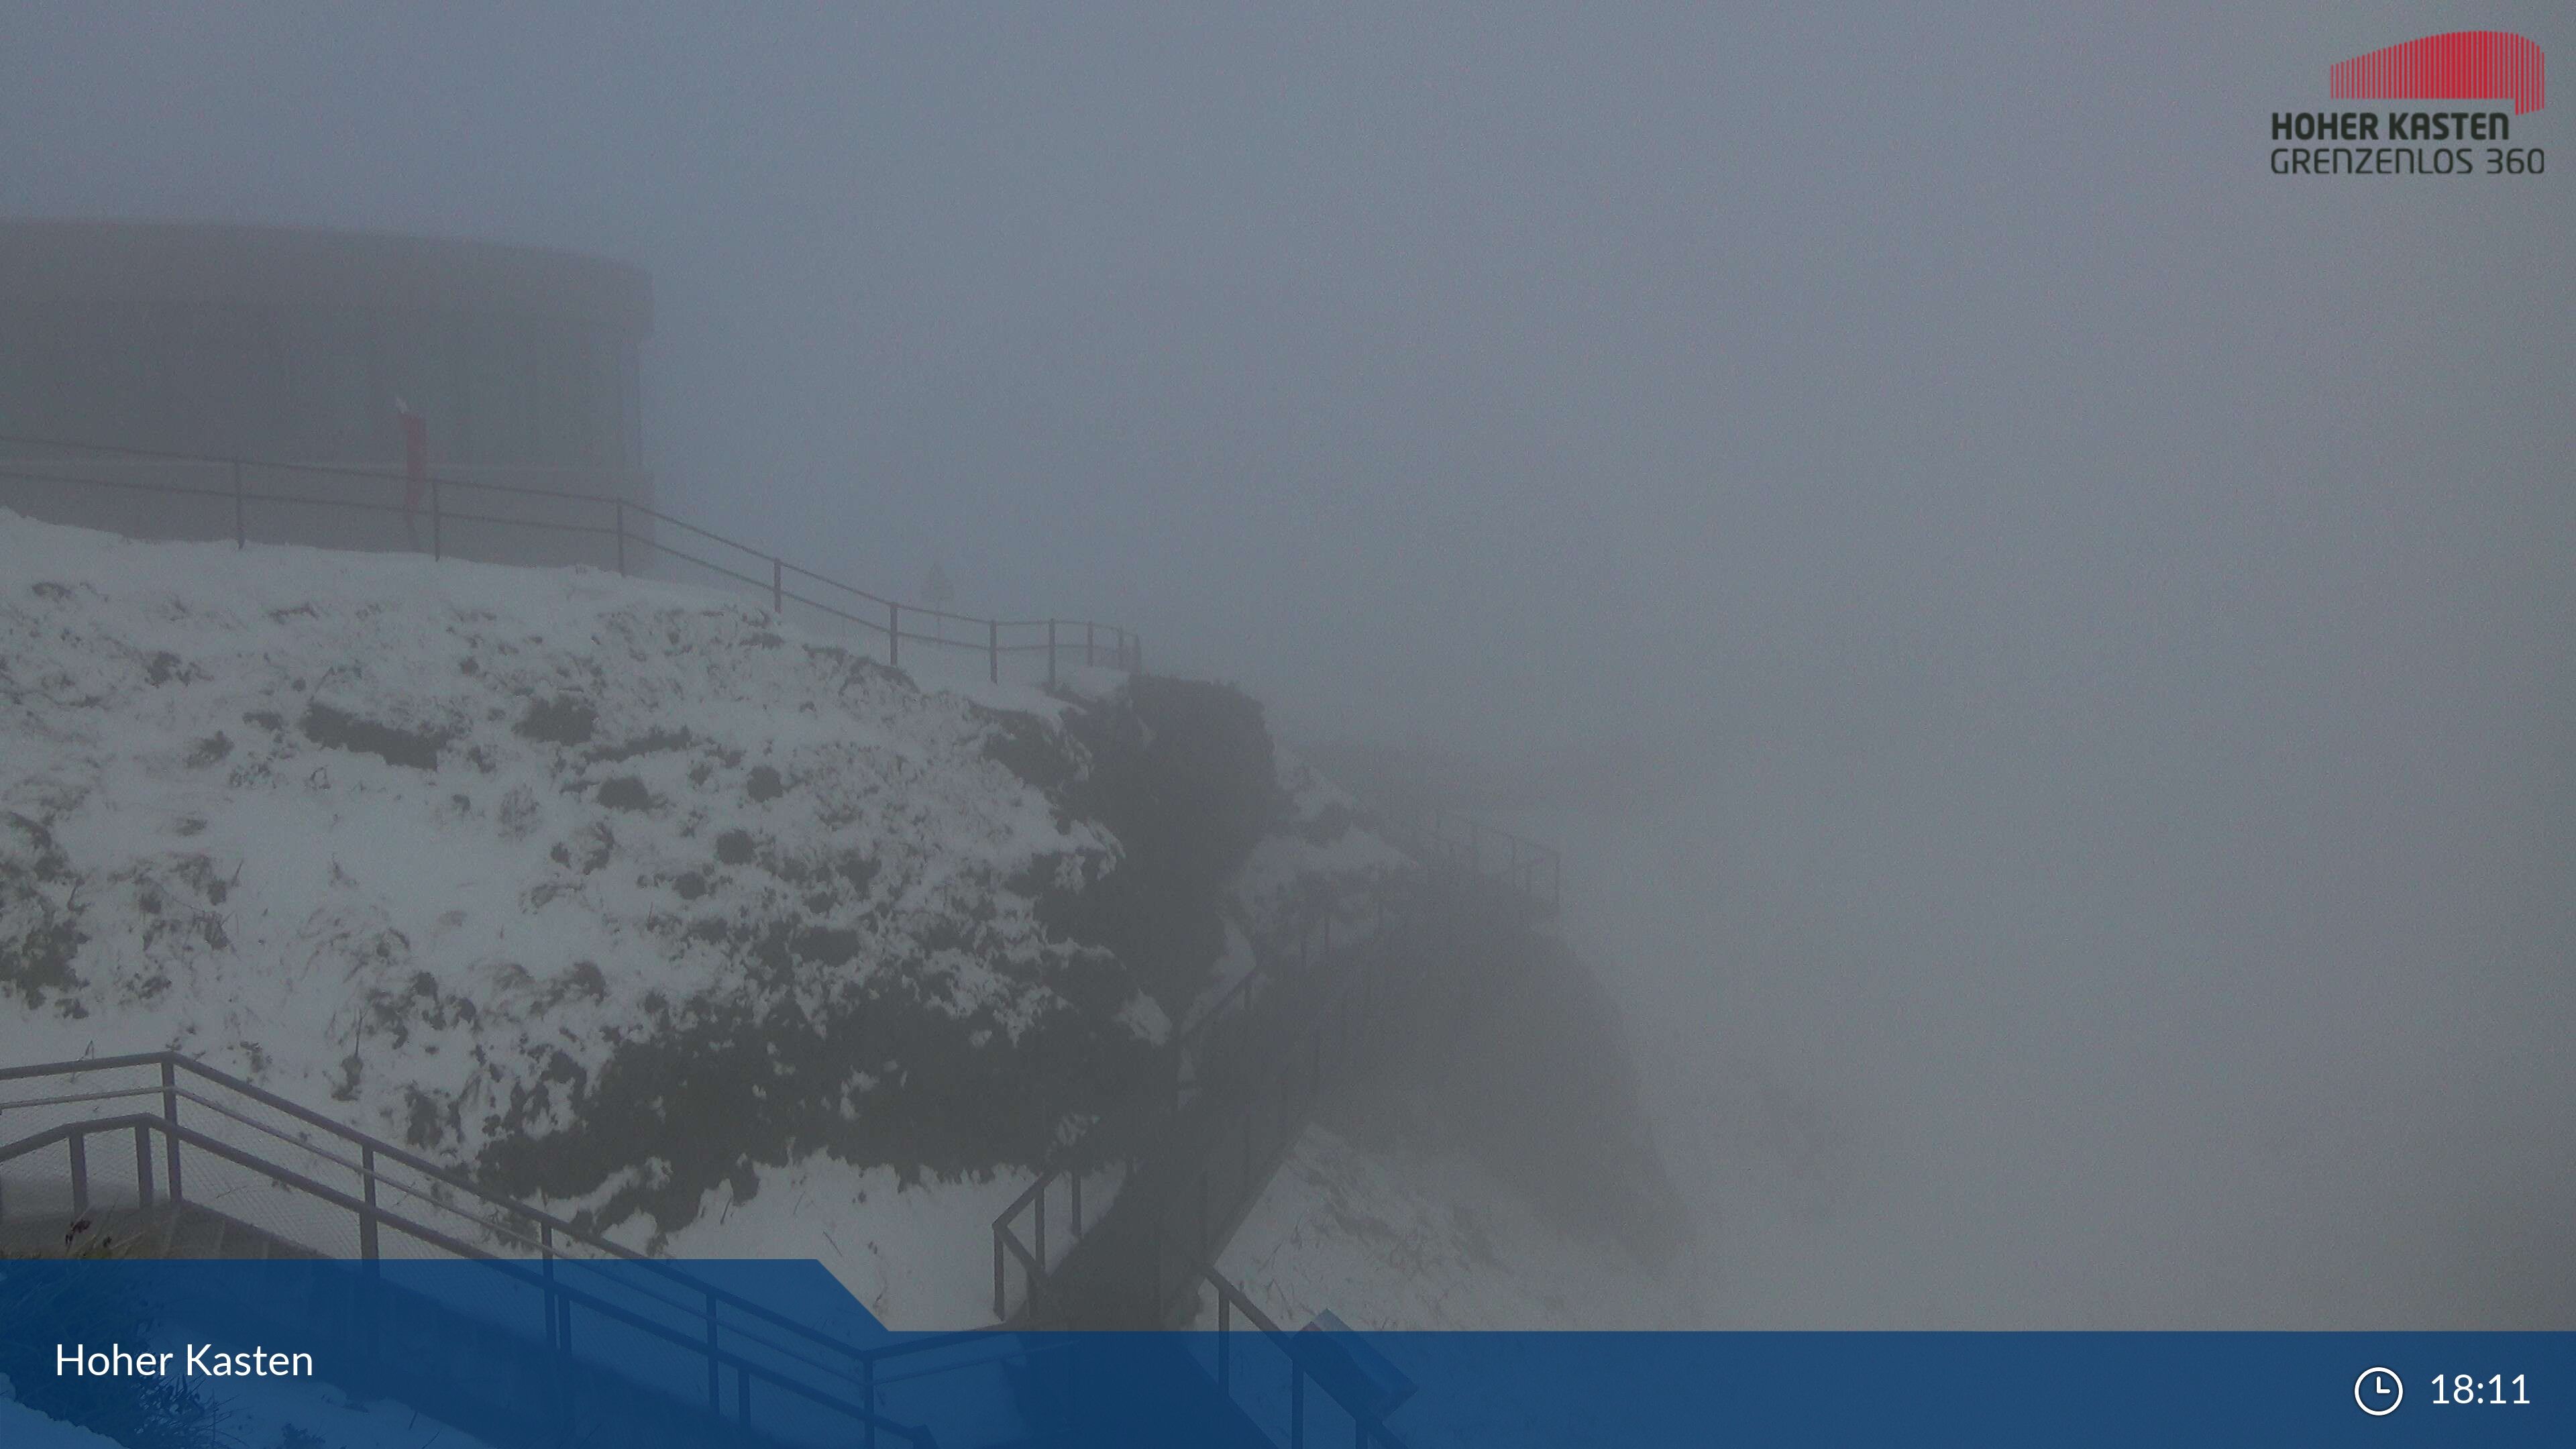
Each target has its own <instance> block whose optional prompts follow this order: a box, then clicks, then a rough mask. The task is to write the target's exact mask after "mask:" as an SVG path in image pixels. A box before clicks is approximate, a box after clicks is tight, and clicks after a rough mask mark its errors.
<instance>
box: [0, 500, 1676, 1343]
mask: <svg viewBox="0 0 2576 1449" xmlns="http://www.w3.org/2000/svg"><path fill="white" fill-rule="evenodd" d="M934 667H935V666H934ZM1066 685H1067V687H1066V688H1065V689H1064V690H1063V691H1062V692H1061V693H1060V694H1057V695H1049V694H1045V693H1041V692H1039V691H1036V690H1033V689H1021V688H1011V687H998V688H997V687H994V686H990V685H987V684H984V683H983V682H981V681H980V680H977V681H972V682H965V681H958V682H953V683H951V682H946V681H943V682H942V684H941V687H937V688H924V687H922V686H920V685H919V684H917V683H916V682H915V681H914V680H913V679H912V678H911V677H909V676H907V675H905V674H900V673H897V672H895V671H891V670H888V669H885V668H882V667H880V666H878V665H876V664H874V663H872V662H870V661H869V660H867V659H865V658H861V657H856V656H854V655H852V654H851V653H849V652H847V651H845V650H844V649H842V648H840V647H838V646H837V645H836V644H835V643H834V642H833V641H830V640H828V639H825V638H821V637H816V636H809V635H807V634H804V633H803V632H801V631H800V630H798V629H796V628H794V627H787V626H783V625H782V624H780V622H779V621H777V620H775V619H773V618H772V617H771V616H770V615H769V614H768V613H767V611H765V610H764V609H762V608H760V607H759V606H758V605H757V603H753V602H746V601H743V600H740V599H737V598H733V597H730V596H725V595H719V594H711V593H707V592H703V591H699V590H694V589H687V588H681V587H675V586H667V585H657V584H653V583H648V582H642V581H636V580H630V579H624V578H619V577H615V576H610V575H602V574H598V573H594V572H589V571H584V570H529V569H513V568H501V567H492V566H483V565H474V564H462V563H454V562H449V563H434V562H432V561H430V560H426V559H421V558H417V557H407V556H386V555H368V554H353V553H329V552H321V551H315V550H306V549H292V548H254V549H250V550H246V551H236V550H234V549H232V548H229V547H226V546H222V545H201V544H139V543H132V542H127V541H124V540H120V539H116V538H114V537H111V536H108V535H103V534H97V533H91V532H86V531H82V530H75V529H66V528H59V527H53V526H48V525H43V524H37V523H32V522H29V521H26V520H23V519H19V518H16V517H13V516H10V515H7V514H5V513H0V1062H20V1061H31V1060H42V1059H59V1058H65V1057H74V1056H80V1055H84V1054H88V1053H93V1052H94V1053H98V1054H111V1053H116V1052H122V1051H132V1050H146V1049H154V1048H161V1047H175V1048H178V1049H180V1050H183V1051H186V1052H189V1053H192V1054H195V1055H197V1056H200V1057H203V1058H205V1059H207V1060H208V1061H210V1062H212V1063H214V1064H215V1065H217V1066H219V1067H224V1068H227V1069H229V1070H232V1071H235V1072H238V1073H241V1074H243V1075H246V1076H248V1077H250V1078H252V1079H253V1080H255V1081H257V1082H259V1083H260V1084H261V1085H264V1086H266V1087H268V1088H270V1089H272V1090H275V1091H278V1092H281V1093H283V1094H285V1095H286V1096H288V1097H291V1098H293V1099H295V1100H297V1101H300V1102H303V1103H305V1104H307V1105H309V1106H312V1107H315V1108H317V1109H320V1110H323V1111H326V1112H328V1113H330V1114H332V1115H333V1116H335V1117H338V1118H340V1119H342V1120H345V1121H348V1122H350V1123H351V1124H353V1125H355V1126H358V1127H361V1128H363V1129H367V1130H371V1131H374V1132H378V1133H380V1134H383V1135H386V1136H389V1137H391V1138H393V1139H395V1140H397V1141H402V1142H406V1143H409V1144H412V1145H414V1146H416V1147H418V1148H420V1149H421V1150H424V1151H427V1152H430V1153H432V1154H433V1155H436V1156H439V1157H441V1158H444V1159H446V1160H449V1161H452V1162H456V1163H458V1164H460V1165H462V1166H465V1167H466V1168H468V1169H469V1170H471V1171H474V1172H476V1173H477V1174H478V1175H480V1176H481V1177H483V1178H484V1179H485V1180H486V1181H489V1182H491V1183H492V1184H493V1185H494V1186H495V1187H497V1188H499V1189H501V1190H504V1191H507V1192H509V1193H512V1194H514V1195H519V1196H524V1197H528V1198H532V1199H535V1200H537V1201H540V1202H543V1203H545V1204H547V1205H549V1206H552V1207H555V1208H557V1209H559V1210H562V1211H565V1212H568V1213H571V1214H573V1215H575V1216H576V1218H577V1219H581V1220H586V1221H587V1222H589V1223H590V1224H592V1225H594V1226H596V1227H597V1228H599V1229H600V1230H601V1231H604V1232H608V1233H610V1234H611V1235H613V1236H616V1237H618V1238H620V1239H621V1240H623V1241H626V1242H629V1243H631V1244H634V1245H636V1246H640V1247H650V1248H655V1249H658V1250H661V1251H665V1252H671V1253H676V1254H682V1255H706V1256H717V1255H725V1256H732V1255H741V1256H772V1255H780V1256H795V1257H807V1256H811V1257H815V1258H819V1259H821V1260H822V1261H823V1262H824V1263H825V1264H826V1266H828V1267H829V1268H831V1270H832V1271H833V1272H834V1273H835V1274H836V1275H838V1276H839V1277H840V1278H841V1280H842V1281H843V1282H844V1283H845V1284H846V1285H848V1286H849V1287H850V1288H851V1289H852V1290H853V1291H854V1292H855V1293H856V1294H857V1295H858V1296H859V1297H860V1298H861V1299H862V1301H864V1302H866V1303H867V1304H868V1305H869V1306H870V1307H871V1308H872V1309H873V1310H875V1311H876V1312H877V1313H878V1314H879V1315H880V1317H882V1318H885V1319H886V1320H888V1321H890V1322H894V1323H896V1324H899V1325H901V1326H905V1327H935V1326H964V1325H968V1324H973V1323H978V1322H981V1321H983V1320H984V1318H985V1316H986V1313H987V1306H988V1299H989V1293H990V1238H989V1224H990V1222H991V1220H992V1218H993V1216H994V1215H995V1214H996V1213H997V1212H998V1211H999V1210H1000V1209H1001V1208H1002V1207H1003V1206H1004V1205H1005V1204H1007V1203H1008V1202H1009V1201H1010V1200H1011V1199H1012V1198H1013V1197H1014V1196H1016V1195H1017V1193H1018V1192H1019V1190H1020V1189H1021V1187H1023V1186H1024V1185H1025V1184H1026V1183H1027V1182H1028V1181H1029V1180H1031V1178H1032V1176H1033V1165H1034V1164H1035V1163H1037V1162H1039V1161H1041V1160H1045V1159H1047V1158H1049V1157H1050V1156H1051V1155H1052V1154H1053V1153H1054V1152H1055V1151H1056V1149H1057V1148H1058V1147H1059V1145H1060V1144H1062V1143H1064V1142H1066V1141H1067V1140H1069V1139H1072V1138H1075V1137H1077V1136H1079V1135H1080V1134H1081V1132H1082V1131H1083V1130H1084V1128H1085V1126H1086V1125H1087V1123H1088V1122H1089V1121H1091V1120H1093V1119H1094V1118H1096V1117H1097V1116H1099V1115H1100V1114H1102V1113H1104V1112H1107V1111H1110V1110H1114V1109H1115V1107H1116V1106H1117V1105H1118V1104H1119V1103H1121V1102H1123V1101H1124V1100H1126V1098H1125V1097H1124V1096H1123V1095H1122V1094H1124V1093H1126V1092H1129V1091H1132V1090H1133V1087H1134V1083H1135V1082H1136V1081H1137V1080H1139V1077H1138V1074H1139V1073H1140V1072H1150V1071H1153V1070H1155V1066H1154V1063H1155V1061H1156V1057H1155V1054H1156V1053H1157V1052H1158V1051H1160V1050H1162V1049H1163V1046H1164V1044H1165V1043H1167V1042H1168V1041H1169V1039H1170V1036H1171V1032H1172V1023H1173V1021H1174V1020H1176V1019H1179V1018H1182V1017H1184V1016H1185V1015H1187V1014H1189V1013H1191V1012H1195V1011H1199V1010H1203V1009H1205V1008H1206V1007H1207V1006H1208V1004H1209V1003H1211V1002H1213V1001H1215V1000H1216V999H1218V998H1219V997H1220V996H1222V994H1223V993H1224V991H1225V990H1226V988H1227V987H1229V986H1230V985H1232V984H1233V982H1234V981H1235V980H1236V979H1237V978H1239V976H1240V975H1241V973H1242V972H1244V971H1246V970H1249V969H1251V966H1252V963H1253V961H1254V960H1255V957H1256V947H1257V946H1258V947H1261V948H1263V949H1268V950H1274V951H1275V950H1279V949H1281V947H1282V944H1283V943H1286V942H1289V941H1292V940H1293V939H1294V937H1295V936H1296V934H1297V933H1298V932H1299V931H1300V930H1301V929H1302V928H1303V927H1305V926H1306V925H1308V924H1309V923H1311V922H1313V921H1314V920H1315V919H1316V918H1317V917H1318V916H1320V915H1324V914H1330V915H1332V916H1333V917H1334V918H1335V920H1334V927H1335V930H1336V931H1337V932H1343V933H1351V932H1357V931H1360V930H1364V929H1365V928H1366V923H1367V921H1368V919H1369V914H1370V912H1369V903H1370V900H1371V897H1372V896H1373V894H1374V893H1375V892H1377V891H1379V890H1380V889H1382V888H1385V887H1386V886H1388V885H1389V884H1390V883H1392V882H1396V881H1399V880H1401V879H1402V878H1403V877H1405V876H1406V875H1407V874H1408V873H1410V872H1412V871H1413V870H1414V869H1416V867H1415V866H1414V864H1413V862H1411V861H1410V860H1409V859H1408V858H1406V857H1405V856H1404V855H1403V854H1402V853H1401V852H1399V851H1397V850H1396V849H1394V848H1393V847H1392V846H1390V845H1388V844H1387V843H1386V842H1385V841H1384V840H1383V839H1381V838H1379V837H1378V836H1376V835H1375V834H1373V833H1371V831H1370V830H1369V828H1368V827H1367V824H1366V819H1365V816H1364V814H1363V813H1362V812H1361V811H1360V810H1359V809H1358V808H1357V807H1356V806H1355V805H1354V803H1353V802H1352V801H1351V800H1350V799H1349V798H1348V797H1347V796H1345V795H1344V794H1342V792H1341V791H1339V790H1338V789H1336V788H1335V787H1334V786H1333V785H1332V784H1331V783H1330V782H1328V781H1326V780H1325V779H1323V778H1322V777H1321V776H1320V775H1319V774H1318V773H1316V772H1315V771H1314V770H1313V769H1311V768H1310V767H1308V766H1306V765H1305V764H1303V763H1302V762H1300V761H1298V760H1297V759H1295V758H1294V757H1291V756H1289V755H1287V754H1286V753H1285V752H1284V751H1281V752H1274V751H1273V749H1272V747H1271V745H1270V743H1269V740H1268V736H1267V733H1266V731H1265V730H1264V729H1263V728H1262V727H1261V725H1260V721H1259V711H1258V707H1257V706H1253V705H1251V704H1250V702H1249V701H1246V700H1244V699H1242V698H1241V696H1240V695H1235V694H1231V693H1229V692H1227V691H1224V690H1222V689H1219V688H1217V687H1213V686H1192V685H1186V684H1181V683H1177V682H1171V681H1159V680H1158V681H1150V682H1140V683H1134V684H1131V683H1129V682H1128V681H1126V680H1125V679H1124V677H1123V676H1119V675H1115V674H1111V673H1109V672H1106V671H1085V672H1078V673H1076V674H1075V675H1074V676H1072V677H1070V678H1069V679H1068V680H1067V681H1066ZM1342 938H1343V939H1347V938H1348V936H1347V934H1346V935H1344V936H1343V937H1342ZM1156 1080H1168V1078H1167V1077H1163V1078H1156ZM1488 1156H1489V1157H1490V1153H1489V1154H1488ZM1515 1192H1516V1189H1515V1188H1514V1187H1513V1186H1512V1185H1509V1184H1501V1183H1498V1182H1497V1181H1495V1180H1494V1179H1493V1178H1492V1176H1491V1174H1490V1173H1489V1172H1488V1171H1487V1167H1486V1166H1485V1165H1484V1164H1481V1163H1479V1162H1478V1161H1474V1160H1470V1158H1469V1157H1466V1156H1461V1155H1458V1154H1454V1153H1453V1154H1447V1155H1443V1154H1440V1153H1436V1152H1434V1153H1424V1152H1421V1151H1415V1150H1410V1149H1400V1148H1396V1147H1390V1146H1389V1145H1388V1144H1386V1143H1382V1142H1375V1141H1372V1142H1369V1143H1367V1144H1366V1145H1360V1144H1357V1143H1355V1142H1354V1140H1352V1139H1351V1138H1349V1137H1346V1136H1342V1135H1336V1134H1335V1133H1332V1132H1329V1131H1325V1130H1322V1129H1318V1130H1316V1131H1314V1132H1311V1133H1310V1134H1309V1135H1308V1137H1307V1139H1306V1140H1305V1141H1304V1142H1303V1143H1301V1144H1300V1145H1299V1147H1298V1149H1297V1152H1296V1155H1295V1157H1294V1158H1293V1159H1292V1161H1291V1162H1290V1163H1289V1165H1288V1166H1287V1167H1286V1168H1285V1169H1283V1171H1282V1173H1281V1174H1280V1177H1279V1179H1278V1186H1277V1187H1276V1188H1274V1190H1273V1193H1272V1195H1271V1197H1270V1199H1269V1200H1267V1201H1265V1202H1264V1203H1263V1204H1262V1205H1261V1206H1260V1208H1259V1210H1258V1211H1256V1213H1255V1214H1254V1217H1253V1219H1252V1221H1251V1222H1250V1223H1249V1224H1247V1226H1246V1228H1245V1229H1244V1232H1243V1234H1242V1235H1241V1236H1240V1237H1239V1238H1238V1239H1237V1240H1236V1244H1235V1248H1234V1251H1233V1252H1232V1253H1230V1254H1229V1255H1228V1258H1227V1260H1226V1266H1227V1267H1228V1268H1229V1269H1231V1270H1234V1271H1237V1272H1239V1273H1240V1274H1241V1276H1242V1277H1243V1279H1244V1281H1245V1283H1246V1285H1247V1287H1249V1288H1251V1289H1252V1290H1253V1291H1254V1292H1255V1294H1256V1296H1258V1297H1261V1298H1263V1300H1264V1301H1265V1302H1268V1303H1270V1304H1271V1305H1272V1306H1273V1307H1274V1308H1275V1309H1277V1311H1278V1312H1279V1313H1280V1314H1281V1316H1282V1317H1283V1318H1288V1317H1293V1318H1296V1319H1298V1321H1302V1320H1303V1317H1304V1316H1305V1315H1307V1314H1309V1313H1311V1312H1312V1311H1313V1310H1315V1309H1318V1308H1322V1307H1326V1306H1332V1307H1335V1308H1337V1309H1338V1310H1340V1311H1342V1312H1343V1313H1344V1314H1345V1316H1346V1317H1349V1318H1351V1319H1352V1320H1353V1321H1355V1322H1367V1323H1373V1324H1379V1325H1384V1326H1422V1327H1429V1326H1444V1325H1454V1326H1504V1325H1512V1324H1540V1323H1551V1324H1561V1323H1564V1322H1567V1321H1578V1322H1586V1323H1590V1322H1594V1321H1596V1320H1598V1321H1611V1320H1615V1321H1617V1322H1620V1323H1622V1324H1638V1325H1641V1326H1642V1323H1644V1322H1649V1321H1655V1320H1657V1319H1659V1318H1660V1313H1659V1311H1658V1310H1656V1309H1655V1308H1654V1307H1653V1302H1654V1301H1655V1300H1654V1296H1653V1294H1652V1293H1650V1292H1648V1291H1646V1289H1645V1288H1643V1287H1641V1286H1640V1281H1641V1280H1640V1278H1639V1275H1638V1272H1637V1270H1635V1269H1634V1266H1633V1262H1632V1260H1629V1259H1627V1258H1625V1257H1623V1256H1622V1255H1621V1253H1620V1252H1619V1251H1618V1250H1616V1249H1610V1248H1603V1247H1599V1246H1597V1245H1583V1244H1571V1245H1569V1243H1568V1242H1567V1241H1566V1240H1565V1239H1564V1238H1563V1237H1562V1235H1561V1234H1559V1233H1557V1232H1556V1231H1554V1228H1553V1226H1552V1225H1551V1224H1550V1223H1548V1222H1547V1221H1544V1220H1543V1219H1542V1217H1540V1216H1538V1215H1534V1213H1533V1212H1532V1211H1531V1210H1530V1209H1529V1207H1528V1206H1527V1204H1526V1203H1524V1202H1522V1201H1520V1198H1519V1197H1516V1195H1515ZM1520 1197H1526V1194H1525V1193H1523V1194H1520ZM1390 1267H1392V1268H1394V1269H1395V1272H1394V1273H1393V1274H1392V1275H1390V1274H1389V1273H1388V1271H1387V1270H1388V1269H1389V1268H1390ZM1614 1305H1615V1307H1614ZM1568 1315H1571V1320H1569V1317H1568Z"/></svg>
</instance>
